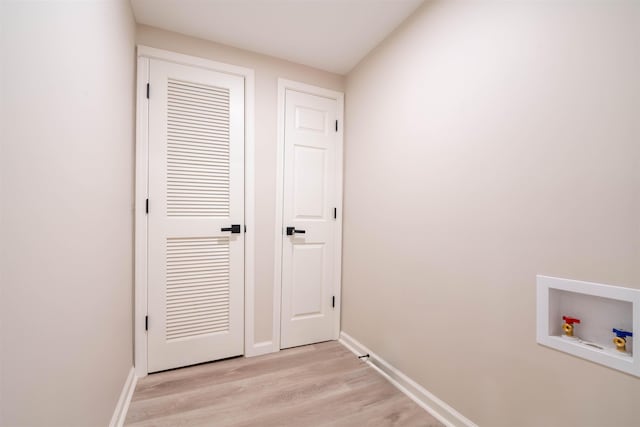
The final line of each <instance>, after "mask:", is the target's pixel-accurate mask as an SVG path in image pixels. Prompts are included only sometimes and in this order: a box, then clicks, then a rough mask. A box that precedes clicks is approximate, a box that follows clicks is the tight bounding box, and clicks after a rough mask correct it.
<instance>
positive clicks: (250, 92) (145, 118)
mask: <svg viewBox="0 0 640 427" xmlns="http://www.w3.org/2000/svg"><path fill="white" fill-rule="evenodd" d="M137 57H138V69H137V88H136V172H135V207H134V211H135V237H134V239H135V244H134V254H135V263H134V288H135V291H134V367H135V373H136V376H137V377H139V378H140V377H144V376H146V375H147V374H148V369H147V332H146V327H145V326H146V321H145V317H146V316H147V280H148V279H147V278H148V271H147V258H148V253H147V251H148V248H147V238H148V224H147V214H146V200H147V197H148V188H149V174H148V172H149V170H148V158H149V152H148V147H149V139H148V125H149V114H148V113H149V111H148V107H149V105H148V102H147V83H148V81H149V60H150V59H152V58H153V59H158V60H163V61H168V62H174V63H178V64H183V65H188V66H193V67H198V68H204V69H208V70H213V71H218V72H222V73H227V74H233V75H237V76H241V77H243V78H244V85H245V88H244V89H245V91H244V96H245V100H244V101H245V128H244V144H245V159H244V162H245V164H244V181H245V189H244V199H245V200H244V203H245V218H244V224H245V225H246V227H247V233H246V234H245V254H244V263H245V264H244V278H245V282H244V292H245V305H244V316H245V326H244V327H245V331H244V355H245V356H246V357H249V356H256V355H258V354H260V352H261V350H260V346H256V343H255V342H254V312H255V309H254V305H255V301H254V295H255V273H254V271H255V269H254V265H255V258H254V254H255V250H254V248H255V187H254V186H255V179H254V173H255V147H254V99H255V95H254V94H255V83H254V82H255V78H254V70H252V69H250V68H245V67H238V66H235V65H230V64H225V63H221V62H216V61H211V60H208V59H204V58H198V57H194V56H189V55H183V54H179V53H175V52H170V51H166V50H162V49H156V48H151V47H147V46H142V45H138V46H137ZM150 96H153V88H151V91H150ZM151 321H152V320H151ZM262 352H264V351H262Z"/></svg>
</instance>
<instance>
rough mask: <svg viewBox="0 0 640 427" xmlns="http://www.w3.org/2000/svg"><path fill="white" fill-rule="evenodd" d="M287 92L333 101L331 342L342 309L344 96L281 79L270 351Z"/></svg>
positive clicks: (278, 311) (276, 313)
mask: <svg viewBox="0 0 640 427" xmlns="http://www.w3.org/2000/svg"><path fill="white" fill-rule="evenodd" d="M287 89H291V90H295V91H297V92H302V93H307V94H309V95H315V96H321V97H324V98H329V99H335V100H336V103H337V114H338V132H337V133H338V135H337V137H338V147H337V150H336V163H337V165H336V174H337V176H336V187H337V188H336V201H337V202H336V204H337V206H336V208H337V219H336V229H335V236H334V237H335V242H336V253H335V258H334V262H335V264H334V265H335V269H334V274H333V275H334V277H333V287H334V294H335V296H336V305H335V311H334V322H333V323H334V327H333V339H335V340H337V339H338V338H339V336H340V318H341V307H342V292H341V290H342V217H343V214H342V213H343V209H342V194H343V174H344V173H343V154H344V93H343V92H338V91H334V90H330V89H325V88H321V87H318V86H312V85H309V84H306V83H301V82H297V81H293V80H287V79H283V78H279V79H278V140H277V160H276V215H275V216H276V218H275V238H276V239H275V257H274V281H273V338H272V339H273V341H272V351H273V352H277V351H280V325H281V317H282V243H283V242H282V236H283V235H284V227H285V225H284V224H283V205H284V136H285V135H284V134H285V122H284V118H285V94H286V91H287Z"/></svg>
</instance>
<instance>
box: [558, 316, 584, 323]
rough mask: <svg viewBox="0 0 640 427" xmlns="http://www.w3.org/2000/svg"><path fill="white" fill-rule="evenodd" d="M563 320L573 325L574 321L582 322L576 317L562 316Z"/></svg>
mask: <svg viewBox="0 0 640 427" xmlns="http://www.w3.org/2000/svg"><path fill="white" fill-rule="evenodd" d="M562 320H564V321H565V322H566V323H568V324H570V325H573V324H574V323H580V319H576V318H574V317H568V316H562Z"/></svg>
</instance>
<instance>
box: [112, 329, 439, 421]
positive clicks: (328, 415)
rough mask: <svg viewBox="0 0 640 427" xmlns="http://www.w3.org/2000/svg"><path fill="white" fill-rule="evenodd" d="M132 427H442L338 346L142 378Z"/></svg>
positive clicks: (131, 415) (132, 412)
mask: <svg viewBox="0 0 640 427" xmlns="http://www.w3.org/2000/svg"><path fill="white" fill-rule="evenodd" d="M125 424H126V425H129V426H261V427H262V426H367V427H368V426H429V427H432V426H433V427H435V426H442V424H441V423H440V422H438V421H437V420H436V419H435V418H433V417H432V416H431V415H429V414H428V413H427V412H425V411H424V410H423V409H422V408H420V407H419V406H418V405H416V404H415V403H414V402H413V401H411V400H410V399H409V398H408V397H406V396H405V395H404V394H402V393H401V392H400V391H399V390H397V389H396V388H395V387H394V386H393V385H391V384H390V383H389V382H388V381H387V380H385V379H384V378H383V377H382V376H380V375H379V374H378V373H377V372H376V371H375V370H374V369H373V368H371V367H369V366H368V365H367V364H366V363H364V362H362V361H360V360H358V359H357V357H356V356H355V355H354V354H353V353H351V352H350V351H348V350H347V349H346V348H344V347H343V346H342V345H341V344H339V343H338V342H336V341H330V342H326V343H321V344H315V345H309V346H305V347H298V348H293V349H288V350H283V351H280V352H279V353H273V354H268V355H265V356H259V357H252V358H236V359H229V360H224V361H220V362H214V363H208V364H204V365H198V366H193V367H189V368H183V369H177V370H174V371H167V372H162V373H158V374H152V375H149V376H147V377H146V378H143V379H141V380H140V381H139V382H138V385H137V386H136V390H135V392H134V394H133V399H132V401H131V406H130V407H129V412H128V414H127V419H126V422H125Z"/></svg>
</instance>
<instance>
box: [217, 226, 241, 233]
mask: <svg viewBox="0 0 640 427" xmlns="http://www.w3.org/2000/svg"><path fill="white" fill-rule="evenodd" d="M220 231H230V232H231V233H233V234H238V233H240V224H233V225H232V226H231V227H223V228H221V229H220Z"/></svg>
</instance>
